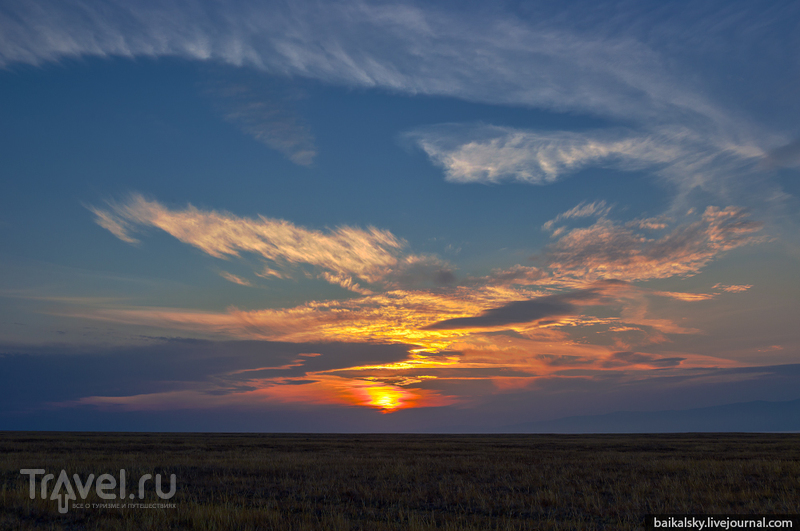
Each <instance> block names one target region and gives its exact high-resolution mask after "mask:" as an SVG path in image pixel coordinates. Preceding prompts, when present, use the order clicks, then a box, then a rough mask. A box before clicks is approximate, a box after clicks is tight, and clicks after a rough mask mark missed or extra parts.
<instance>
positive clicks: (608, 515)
mask: <svg viewBox="0 0 800 531" xmlns="http://www.w3.org/2000/svg"><path fill="white" fill-rule="evenodd" d="M22 468H40V469H41V468H44V469H46V470H47V472H48V473H53V474H55V476H56V477H58V475H59V473H60V471H61V470H62V469H64V470H66V471H67V473H68V474H69V475H70V477H71V476H72V475H73V474H78V475H79V476H80V477H81V478H82V479H85V478H87V477H88V476H89V474H95V476H97V475H99V474H102V473H111V474H112V475H113V476H114V477H118V475H119V469H121V468H124V469H125V470H126V474H127V478H128V480H127V483H128V484H129V490H134V491H136V488H135V485H136V483H137V481H138V478H139V477H141V476H142V475H143V474H156V473H160V474H162V477H165V489H167V488H168V484H167V483H168V480H167V478H168V477H169V474H176V476H177V493H176V494H175V496H174V497H173V498H172V499H170V500H169V502H170V503H174V504H175V505H176V507H175V508H174V509H141V508H139V509H130V508H126V509H123V508H114V509H109V508H105V509H100V508H97V509H91V508H90V509H83V510H78V509H75V508H71V509H70V510H69V512H68V513H67V514H63V515H62V514H59V512H58V509H57V502H56V501H50V500H42V499H40V497H39V493H38V492H37V496H36V499H35V500H31V499H30V497H29V491H28V477H27V476H23V475H21V474H20V473H19V470H20V469H22ZM0 482H2V483H1V484H2V486H0V529H70V530H72V529H102V530H106V529H109V530H138V529H158V530H161V529H197V530H223V529H243V530H256V529H265V530H266V529H275V530H301V529H308V530H355V529H359V530H360V529H363V530H370V531H371V530H406V529H407V530H412V531H413V530H427V529H476V530H489V529H503V530H505V529H509V530H511V529H544V530H561V529H563V530H567V529H569V530H574V529H608V530H623V531H624V530H629V529H642V528H643V518H644V515H645V514H647V513H691V514H698V515H700V514H721V513H768V514H787V513H798V512H800V434H675V435H305V434H302V435H275V434H269V435H259V434H252V435H243V434H135V433H132V434H118V433H106V434H103V433H20V432H0ZM37 485H38V483H37ZM50 485H51V487H52V483H51V484H50ZM148 497H149V501H158V499H157V498H156V495H155V492H154V489H153V488H152V486H151V487H150V491H149V492H148ZM78 501H82V500H78ZM103 501H104V500H100V499H98V498H97V496H96V493H95V491H94V489H92V491H91V492H90V494H89V498H87V500H86V502H89V503H92V502H93V503H99V502H103ZM136 501H137V502H138V501H139V500H136ZM145 501H148V499H145Z"/></svg>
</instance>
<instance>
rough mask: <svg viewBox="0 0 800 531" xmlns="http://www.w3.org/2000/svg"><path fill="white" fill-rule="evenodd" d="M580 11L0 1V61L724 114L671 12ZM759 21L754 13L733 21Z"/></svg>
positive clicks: (631, 110)
mask: <svg viewBox="0 0 800 531" xmlns="http://www.w3.org/2000/svg"><path fill="white" fill-rule="evenodd" d="M593 7H595V9H592V10H590V9H584V8H575V7H574V6H570V5H565V6H563V8H560V9H549V8H545V6H537V7H536V11H537V12H536V15H535V16H533V17H531V20H525V19H524V17H520V16H519V13H518V12H516V13H501V12H500V11H499V10H493V11H487V10H481V11H479V12H478V13H469V12H465V11H461V10H459V11H455V10H452V9H445V8H443V7H435V6H432V5H425V6H422V5H415V4H412V3H367V2H362V1H334V2H271V3H267V4H252V3H245V2H238V1H228V2H223V3H220V2H211V1H204V0H183V1H180V2H170V3H133V4H132V3H130V2H121V1H118V0H105V1H95V2H88V1H82V0H29V1H27V2H8V3H6V4H4V5H3V7H2V11H0V36H2V37H0V66H5V65H9V64H13V63H20V62H21V63H28V64H41V63H42V62H45V61H57V60H60V59H62V58H65V57H80V56H101V57H107V56H122V57H137V56H148V57H158V56H176V57H182V58H186V59H193V60H201V61H217V62H221V63H225V64H229V65H234V66H248V67H252V68H256V69H259V70H262V71H266V72H270V73H273V74H280V75H287V76H298V77H305V78H313V79H318V80H321V81H324V82H328V83H335V84H344V85H349V86H361V87H382V88H387V89H390V90H394V91H401V92H405V93H411V94H433V95H444V96H454V97H459V98H462V99H466V100H471V101H482V102H489V103H499V104H516V105H524V106H532V107H547V108H554V109H558V110H582V111H589V112H592V113H599V114H602V115H611V116H616V117H625V118H630V117H636V118H638V119H640V120H646V119H648V118H650V119H652V118H653V117H654V116H663V115H665V114H667V115H674V116H683V117H684V118H685V117H686V116H687V115H689V116H690V117H697V116H701V117H705V118H707V119H713V120H722V119H724V114H723V113H722V112H721V111H720V110H719V109H718V108H716V107H715V106H714V105H713V104H712V103H710V102H709V99H708V98H706V97H704V96H703V95H702V94H701V93H700V92H699V91H698V90H697V89H696V88H695V87H693V86H691V85H690V84H689V83H687V82H686V80H685V76H686V74H685V73H684V72H682V71H680V70H679V69H678V68H677V67H676V63H677V61H674V60H671V59H672V56H675V55H677V56H680V53H681V52H686V51H687V50H691V51H695V52H696V50H698V49H700V50H712V49H713V47H712V46H709V42H705V43H703V44H704V45H703V46H698V45H697V44H694V45H692V46H688V45H683V42H684V41H685V40H686V39H680V38H675V37H674V35H673V34H674V32H675V31H676V29H678V30H681V29H682V28H683V27H684V26H685V23H682V24H679V25H677V26H676V24H675V20H674V17H669V16H664V15H665V13H664V11H665V10H666V11H668V12H671V13H672V14H673V15H676V16H680V15H682V14H683V13H682V10H681V9H680V8H677V7H675V8H671V7H662V6H659V9H658V10H652V11H651V12H648V10H647V9H642V10H637V11H636V12H635V15H632V14H631V13H633V12H631V13H629V14H628V18H629V19H630V20H629V23H628V24H624V25H619V24H618V21H619V20H620V15H619V13H617V12H614V13H613V16H610V15H611V14H609V13H604V12H603V10H602V9H597V8H596V6H593ZM748 7H749V6H739V9H740V10H741V11H747V10H748V9H746V8H748ZM749 10H750V11H753V10H752V9H749ZM576 12H585V14H584V15H583V16H576V15H575V13H576ZM567 15H568V16H567ZM769 16H772V17H774V16H776V15H775V14H774V13H769ZM697 18H698V19H699V20H705V21H708V20H714V21H715V22H717V18H718V14H717V13H716V12H715V10H714V9H713V8H712V9H709V10H708V12H705V13H703V16H702V17H697ZM764 18H765V15H764V13H762V12H755V13H750V14H749V16H748V18H747V19H746V20H748V21H752V20H756V19H764ZM587 19H589V20H587ZM728 20H731V19H730V18H728ZM692 23H694V24H698V26H699V27H702V28H703V31H700V30H698V31H697V33H703V34H704V37H705V38H706V39H707V40H708V41H712V40H713V39H717V41H719V40H720V39H721V36H720V33H721V32H720V31H716V30H717V29H718V28H719V24H718V23H717V24H716V25H715V26H714V29H715V31H711V30H709V27H710V25H708V24H706V25H702V24H700V23H698V20H692ZM763 26H764V27H769V26H768V24H767V23H766V21H764V22H763ZM644 27H649V28H650V29H648V30H643V29H642V28H644ZM750 28H752V25H750V26H748V29H750ZM659 37H660V39H659ZM761 37H771V35H770V33H769V32H767V31H766V30H764V29H761V30H760V31H753V30H751V31H750V32H749V33H747V32H740V35H739V36H738V38H739V39H740V41H739V42H741V40H742V39H745V38H746V39H748V40H747V42H749V43H751V44H752V43H759V42H760V41H759V39H760V38H761ZM773 38H774V37H773ZM779 42H780V41H779ZM682 45H683V46H684V47H682ZM720 53H722V52H720ZM699 73H701V74H702V73H704V72H703V71H702V70H701V71H700V72H699Z"/></svg>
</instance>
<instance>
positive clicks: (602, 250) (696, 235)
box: [545, 206, 764, 281]
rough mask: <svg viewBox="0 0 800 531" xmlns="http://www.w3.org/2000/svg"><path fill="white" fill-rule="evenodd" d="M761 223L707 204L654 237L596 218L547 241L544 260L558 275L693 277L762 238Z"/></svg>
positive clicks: (739, 212)
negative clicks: (695, 217)
mask: <svg viewBox="0 0 800 531" xmlns="http://www.w3.org/2000/svg"><path fill="white" fill-rule="evenodd" d="M762 227H763V225H762V224H761V223H759V222H757V221H754V220H752V219H750V217H749V215H748V213H747V211H746V210H744V209H743V208H739V207H733V206H729V207H726V208H723V209H720V208H718V207H714V206H709V207H708V208H706V210H705V211H704V212H703V214H702V215H701V217H700V219H698V220H697V221H694V222H692V223H687V224H683V225H680V226H678V227H675V228H674V229H673V230H672V232H670V233H668V234H666V235H664V236H662V237H661V238H658V239H653V238H648V237H647V236H645V235H643V234H640V233H637V232H635V231H634V230H632V228H631V227H626V226H623V225H620V224H617V223H615V222H613V221H610V220H608V219H600V220H598V221H597V222H596V223H594V224H593V225H591V226H590V227H586V228H576V229H572V230H570V231H568V232H566V233H564V235H563V236H561V237H560V238H559V239H558V240H557V241H555V242H554V243H552V244H551V245H549V246H548V247H547V249H546V252H545V258H546V260H548V262H549V266H550V268H551V269H552V270H554V271H555V272H556V274H561V275H571V276H575V277H581V278H584V279H587V280H588V279H592V278H615V279H621V280H627V281H635V280H648V279H655V278H669V277H673V276H684V277H686V276H691V275H694V274H696V273H698V272H699V271H700V270H701V269H702V268H703V267H705V266H706V264H708V263H709V262H710V261H711V260H713V259H714V258H716V257H717V256H719V255H720V254H722V253H724V252H725V251H729V250H731V249H734V248H737V247H741V246H743V245H748V244H753V243H758V242H761V241H764V238H763V237H759V236H756V235H754V233H756V232H758V231H760V230H761V229H762Z"/></svg>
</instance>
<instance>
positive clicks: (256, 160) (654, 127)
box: [0, 0, 800, 432]
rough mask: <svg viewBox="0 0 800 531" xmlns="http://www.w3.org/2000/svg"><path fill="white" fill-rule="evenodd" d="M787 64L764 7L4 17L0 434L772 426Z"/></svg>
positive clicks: (42, 8) (785, 184)
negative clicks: (639, 422) (744, 413)
mask: <svg viewBox="0 0 800 531" xmlns="http://www.w3.org/2000/svg"><path fill="white" fill-rule="evenodd" d="M798 51H800V4H798V3H797V2H789V1H786V2H761V3H758V4H755V3H752V2H721V1H714V2H708V3H703V4H697V3H691V2H686V1H682V2H655V1H648V2H629V1H619V2H600V3H596V2H584V1H572V2H567V3H558V4H557V5H556V4H552V3H547V2H532V3H531V2H524V3H522V2H500V3H492V4H491V6H487V5H484V4H482V3H479V2H469V3H466V4H456V3H452V2H433V3H431V2H362V1H334V2H305V1H301V2H270V3H263V4H262V3H256V4H253V3H248V2H239V1H229V0H222V1H203V0H176V1H174V2H168V3H162V2H150V1H132V2H122V1H118V0H97V1H83V0H59V1H56V0H26V1H24V2H14V1H6V0H0V98H1V99H0V101H2V104H1V105H0V175H1V176H2V182H3V193H2V194H0V207H1V208H0V229H1V230H0V249H2V253H0V381H2V383H3V385H2V386H0V387H1V388H2V391H0V396H2V398H1V399H0V404H2V405H1V406H0V429H53V430H56V429H76V430H107V429H108V430H123V431H124V430H128V431H147V430H155V431H158V430H191V431H254V432H256V431H321V432H336V431H347V432H351V431H355V432H359V431H364V432H368V431H491V430H496V429H502V428H503V427H504V426H514V425H520V424H523V423H531V422H543V421H549V420H553V419H558V418H562V417H570V416H581V415H602V414H607V413H611V412H615V411H623V410H624V411H643V412H646V411H665V410H673V409H697V408H709V407H712V406H720V405H726V404H735V403H742V402H754V401H790V400H797V399H800V391H798V390H799V389H800V356H798V353H799V352H800V351H799V348H800V328H799V327H798V326H797V321H798V316H799V315H800V279H799V278H798V271H800V267H799V266H800V231H798V227H800V208H798V207H800V201H799V200H798V198H799V197H800V99H799V98H798V94H799V93H800V54H799V53H798ZM786 429H797V428H794V427H788V425H787V427H786Z"/></svg>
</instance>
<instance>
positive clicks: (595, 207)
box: [542, 201, 611, 231]
mask: <svg viewBox="0 0 800 531" xmlns="http://www.w3.org/2000/svg"><path fill="white" fill-rule="evenodd" d="M610 211H611V207H610V206H606V202H605V201H595V202H593V203H589V204H587V203H586V201H583V202H582V203H581V204H579V205H576V206H574V207H572V208H570V209H569V210H567V211H566V212H562V213H561V214H559V215H557V216H556V217H554V218H553V219H551V220H548V221H546V222H545V223H544V225H542V230H548V231H549V230H551V229H552V228H553V225H554V224H555V223H558V222H559V221H562V220H564V219H575V218H586V217H590V216H598V217H602V216H605V215H606V214H608V213H609V212H610Z"/></svg>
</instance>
